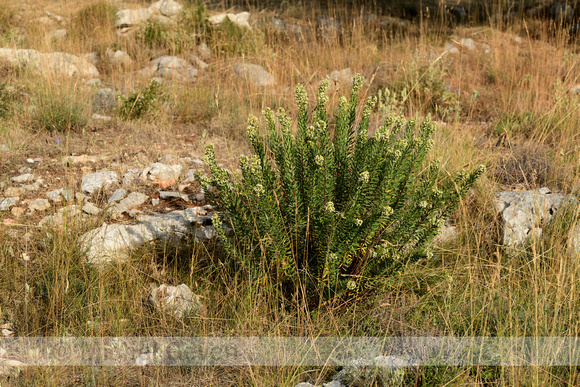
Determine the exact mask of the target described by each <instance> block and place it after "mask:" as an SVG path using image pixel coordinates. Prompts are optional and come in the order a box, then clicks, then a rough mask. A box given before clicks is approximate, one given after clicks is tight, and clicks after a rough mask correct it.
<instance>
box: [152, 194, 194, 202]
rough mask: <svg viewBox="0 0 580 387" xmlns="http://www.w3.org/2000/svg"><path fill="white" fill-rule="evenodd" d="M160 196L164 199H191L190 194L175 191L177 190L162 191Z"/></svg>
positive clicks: (186, 200) (185, 200)
mask: <svg viewBox="0 0 580 387" xmlns="http://www.w3.org/2000/svg"><path fill="white" fill-rule="evenodd" d="M159 198H160V199H164V200H166V199H181V200H183V201H184V202H188V201H189V196H187V195H186V194H184V193H181V192H175V191H160V192H159Z"/></svg>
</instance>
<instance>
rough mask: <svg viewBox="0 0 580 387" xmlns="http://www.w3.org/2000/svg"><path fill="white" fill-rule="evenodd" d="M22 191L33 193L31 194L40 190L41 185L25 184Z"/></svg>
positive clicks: (37, 183)
mask: <svg viewBox="0 0 580 387" xmlns="http://www.w3.org/2000/svg"><path fill="white" fill-rule="evenodd" d="M22 189H23V190H25V191H31V192H34V191H38V190H39V189H40V183H39V182H36V183H34V184H24V185H23V186H22Z"/></svg>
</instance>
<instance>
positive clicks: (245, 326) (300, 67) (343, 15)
mask: <svg viewBox="0 0 580 387" xmlns="http://www.w3.org/2000/svg"><path fill="white" fill-rule="evenodd" d="M191 3H192V5H191V7H192V8H195V7H196V5H195V3H194V2H191ZM95 4H96V2H91V1H88V0H85V1H73V2H70V1H68V2H62V1H56V0H55V1H49V0H34V1H29V2H22V1H18V0H5V1H4V2H3V3H2V4H0V46H1V47H18V48H33V49H37V50H39V51H41V52H52V51H63V52H67V53H71V54H75V55H80V54H84V53H88V52H92V51H96V52H99V53H103V52H104V51H105V50H106V49H107V48H114V49H115V50H117V49H121V50H124V51H126V52H127V53H128V54H129V55H130V56H131V57H132V59H133V64H132V65H129V66H114V65H112V64H111V63H110V62H108V61H107V60H103V61H102V62H101V63H100V64H99V65H98V70H99V71H100V73H101V82H102V84H103V86H105V87H111V88H113V89H115V90H117V91H119V92H121V93H123V94H125V95H127V94H129V93H131V92H135V91H138V90H141V89H142V88H143V87H145V86H146V85H147V82H148V80H146V79H143V78H140V77H139V76H138V75H137V73H136V71H137V70H139V69H141V68H143V67H145V66H146V65H147V63H148V62H149V61H150V60H151V59H153V58H156V57H158V56H160V55H177V56H180V57H183V58H186V59H187V58H188V55H190V54H196V53H197V51H196V46H197V45H198V44H199V43H200V42H201V41H202V40H204V39H205V38H206V37H204V35H202V34H201V33H202V31H199V33H200V35H199V36H197V37H195V36H194V37H192V38H191V39H189V40H188V39H184V38H183V36H182V35H179V34H175V33H174V32H175V30H176V29H178V28H179V26H178V27H170V28H168V31H169V32H168V33H167V34H166V35H164V36H163V37H161V38H159V39H158V40H154V41H147V40H146V39H145V38H143V39H140V38H138V37H137V35H128V36H119V35H118V34H117V33H116V31H115V28H114V25H113V24H114V20H113V19H111V20H110V19H107V17H108V16H107V15H108V14H107V13H106V12H105V11H106V9H105V8H106V7H105V8H103V9H98V8H96V7H95V8H88V7H90V6H91V5H92V6H93V7H94V5H95ZM102 4H107V6H114V7H115V8H116V9H125V8H138V7H141V6H148V5H149V4H144V2H141V1H125V2H123V1H111V2H106V3H102ZM87 10H90V11H87ZM242 10H243V9H241V8H236V9H234V11H236V12H238V11H242ZM43 11H49V12H52V13H54V14H57V15H61V16H63V17H65V18H67V21H66V22H63V23H60V24H59V23H55V24H53V25H43V24H40V23H37V22H35V20H36V19H37V18H39V17H42V16H43V15H44V13H43ZM218 11H223V8H222V7H219V6H215V7H209V12H210V14H213V13H217V12H218ZM250 11H251V13H252V17H251V19H250V21H251V24H252V25H253V26H254V28H253V30H252V31H251V32H250V31H242V32H241V35H235V37H234V38H232V36H231V35H228V34H227V33H218V34H215V35H214V36H212V37H211V39H207V43H208V45H210V48H211V49H212V56H211V58H210V59H209V60H208V61H207V62H208V64H209V67H208V69H207V70H205V71H200V72H199V74H198V78H197V80H196V81H195V82H194V83H192V84H184V83H179V82H175V83H173V84H171V83H166V84H164V85H163V91H164V94H165V96H166V97H167V100H168V101H169V103H167V104H165V105H159V106H157V107H156V108H155V109H154V113H153V114H151V115H148V116H147V117H145V118H144V119H141V120H127V121H123V120H121V119H120V117H117V116H114V117H113V120H112V121H111V122H107V123H102V122H100V121H97V120H93V119H91V115H92V113H93V112H92V111H91V108H90V107H91V103H90V101H91V100H92V98H94V94H95V92H96V89H95V88H94V87H88V86H86V85H85V84H84V80H81V79H76V78H66V79H65V78H63V79H57V78H55V77H52V76H38V75H35V74H33V73H31V72H30V71H28V70H27V69H22V68H16V69H15V68H12V67H10V66H8V65H4V64H0V81H2V82H4V83H6V85H7V86H8V93H7V94H6V95H5V96H4V95H2V96H0V98H2V101H9V102H10V106H11V107H10V112H9V114H7V115H6V116H5V117H3V118H2V119H0V142H1V143H3V144H6V145H8V146H9V148H10V151H9V152H6V153H4V154H3V156H2V160H1V161H0V173H1V179H2V180H3V181H9V179H10V177H11V176H14V175H17V174H18V172H17V171H18V169H19V168H20V167H22V166H24V165H26V159H27V158H38V157H40V158H43V163H42V164H41V165H42V166H41V167H39V168H40V169H39V170H40V171H42V172H43V173H45V174H47V175H50V176H52V179H53V180H52V181H48V183H49V184H52V183H56V181H57V180H59V181H60V184H61V186H62V185H63V184H64V186H67V187H68V186H70V187H72V188H77V186H78V181H79V179H80V176H81V175H82V174H83V173H86V172H87V171H90V170H91V169H95V168H96V169H99V168H104V167H108V168H119V169H122V168H124V167H123V166H124V165H129V164H131V165H137V166H139V167H143V166H146V165H147V164H148V163H149V162H155V161H157V160H158V158H159V157H161V156H163V155H167V154H173V155H176V156H180V157H184V156H191V155H197V156H200V155H201V154H202V153H203V147H204V145H205V144H207V143H213V144H215V145H216V153H217V155H218V160H219V161H220V162H221V163H222V164H223V165H224V166H226V167H228V168H230V169H232V170H235V169H236V168H237V159H238V156H239V155H240V154H242V153H246V154H247V153H248V152H249V144H248V143H247V141H246V139H245V135H244V134H245V122H246V119H247V116H248V114H250V113H251V114H254V115H256V116H260V112H261V111H262V110H263V109H264V108H266V107H268V106H269V107H272V108H277V107H285V108H286V109H287V110H288V111H290V112H291V113H292V112H293V109H294V105H293V98H294V94H293V93H294V87H295V86H296V85H297V84H299V83H301V84H304V85H305V86H306V88H307V90H308V92H309V95H311V96H312V95H314V93H315V90H316V88H317V87H318V84H319V81H320V79H321V78H322V77H324V76H325V75H327V74H329V73H330V72H332V71H335V70H342V69H345V68H350V69H352V71H353V73H361V74H363V75H364V76H365V77H366V79H367V81H366V82H365V84H364V87H363V92H362V97H364V98H366V97H367V96H370V95H377V93H378V92H379V91H381V93H384V90H385V89H386V88H387V89H389V90H390V93H391V94H390V95H391V96H392V95H393V94H392V93H396V98H395V99H391V100H389V101H385V100H383V101H382V105H381V103H379V107H378V108H377V112H376V117H377V121H380V119H381V118H383V116H382V115H383V114H386V113H388V112H389V111H395V112H397V113H400V114H404V115H405V116H407V117H415V116H419V117H422V116H426V115H428V114H430V115H432V117H433V118H434V119H435V120H436V121H438V126H439V129H438V131H437V132H436V134H435V137H434V139H435V149H434V151H433V152H432V153H433V154H432V157H438V158H440V159H441V160H442V166H443V167H444V168H445V169H446V170H448V171H449V172H450V173H455V172H457V171H458V170H460V169H462V168H464V167H469V168H472V167H473V166H475V165H478V164H485V165H486V166H487V167H488V173H487V174H485V175H484V176H483V178H481V179H480V181H479V182H478V184H477V186H476V188H475V189H473V190H472V192H471V193H470V195H469V196H468V198H467V200H466V201H465V202H464V203H463V205H462V206H461V207H460V209H459V210H458V211H457V212H456V213H455V214H454V216H453V222H454V223H455V224H456V225H457V227H458V230H459V238H458V241H457V242H455V243H453V244H451V245H448V246H446V247H445V248H440V249H439V250H438V251H437V254H438V255H439V259H437V260H434V261H428V262H423V261H421V262H419V263H418V264H417V265H414V266H409V267H408V268H406V270H404V272H401V273H399V274H398V275H396V276H394V277H392V278H391V279H390V280H389V282H388V284H387V285H386V286H385V287H384V288H380V289H372V290H371V291H370V292H368V293H365V294H364V295H361V297H360V298H359V299H357V300H355V301H351V302H349V303H345V304H344V305H338V306H333V307H332V308H321V309H319V310H317V311H315V312H314V311H308V310H305V309H304V308H302V307H301V305H300V303H299V302H296V304H294V305H282V306H281V305H279V304H277V300H275V299H273V298H272V297H271V294H269V293H268V291H267V290H266V289H265V290H264V291H263V292H260V291H259V290H258V291H257V293H256V289H255V287H252V286H250V285H249V284H244V283H240V282H237V279H236V278H233V277H231V275H230V274H228V273H227V272H221V271H220V259H221V258H222V257H221V256H220V255H219V249H216V248H215V246H211V245H203V244H196V243H193V242H192V243H191V244H189V245H187V246H186V247H184V248H183V249H181V250H175V251H174V250H171V249H169V248H166V247H165V246H160V245H156V246H147V247H146V248H143V249H141V250H139V251H137V252H135V253H134V254H133V257H132V260H131V261H130V262H125V263H119V264H117V265H113V266H112V267H110V268H108V269H107V270H106V271H97V270H94V269H92V268H90V267H87V266H86V265H85V264H83V260H82V257H81V254H80V253H79V251H78V246H77V244H76V242H77V238H78V236H80V235H81V234H82V233H84V232H86V231H88V230H89V229H91V228H93V227H95V226H98V225H99V224H101V223H102V221H103V219H95V220H94V221H93V222H90V223H89V224H87V223H82V224H69V225H67V227H65V228H64V229H57V230H48V231H47V230H43V229H39V228H38V227H37V226H36V224H37V222H38V220H39V216H38V215H33V216H24V217H21V218H17V219H13V216H12V215H11V214H10V213H9V212H6V213H2V214H0V218H2V219H3V221H4V223H0V241H1V242H0V267H2V271H1V273H0V324H10V326H11V329H12V330H14V333H15V335H18V336H59V335H70V336H220V335H222V336H261V335H263V336H268V335H280V336H306V335H312V336H317V335H321V336H346V335H354V336H381V335H394V336H397V335H408V336H422V335H456V336H534V335H537V336H573V337H575V336H578V330H579V328H580V325H579V324H580V323H579V321H578V315H579V312H580V304H579V300H580V298H579V294H578V293H577V292H579V291H580V286H578V284H579V281H580V278H579V277H577V276H578V275H579V271H578V270H579V262H580V261H579V260H578V257H577V256H574V255H573V254H570V252H569V251H566V250H565V248H564V247H562V244H561V243H560V240H561V236H562V235H563V231H561V230H560V229H559V227H560V228H562V229H563V228H565V227H566V224H568V225H570V224H573V222H574V221H575V219H576V218H577V214H572V215H569V216H570V218H568V219H565V220H562V221H560V223H558V222H556V225H555V226H554V227H553V229H552V230H551V231H550V232H547V233H545V234H544V237H543V238H542V239H541V240H539V241H535V242H534V243H533V244H532V246H531V247H530V250H529V252H528V253H526V254H522V255H518V256H515V257H513V256H508V255H507V254H505V253H504V252H503V249H502V247H501V244H500V242H501V234H500V224H499V223H500V222H499V219H498V216H497V214H496V213H495V210H494V209H495V207H494V204H493V200H494V194H495V193H496V192H498V191H500V190H506V189H532V188H539V187H542V186H549V187H550V188H551V189H552V190H553V191H561V192H564V193H577V192H576V191H577V187H578V183H579V180H578V177H577V169H578V165H580V164H579V163H580V135H579V133H580V132H579V124H580V116H579V114H578V113H579V101H578V97H577V96H576V95H574V94H572V93H570V92H569V89H570V88H571V87H573V86H575V85H576V84H578V83H580V68H579V67H578V55H579V50H578V43H577V42H576V41H575V40H573V39H571V38H570V37H569V36H567V34H566V31H565V30H562V29H557V28H555V27H554V25H553V23H551V22H550V21H548V20H534V19H515V20H513V21H511V22H509V23H507V24H506V25H501V26H498V25H495V24H493V23H484V24H477V25H470V24H464V25H454V24H442V23H441V22H439V21H436V20H421V21H420V20H416V21H415V22H414V23H409V24H408V26H407V27H406V28H405V29H404V30H400V29H395V30H392V29H387V30H384V29H381V28H379V26H375V25H369V24H365V23H362V22H361V19H359V18H358V17H359V16H364V15H365V14H367V13H368V12H370V11H369V10H368V9H364V8H363V9H360V10H355V11H349V12H347V11H345V10H343V9H341V8H340V7H339V6H332V7H331V8H330V9H329V10H322V9H320V8H318V7H316V6H314V5H300V6H294V5H286V6H281V7H272V8H266V9H250ZM351 12H354V14H351ZM319 13H327V14H329V15H331V16H333V17H337V18H339V19H341V20H342V23H343V27H344V28H343V31H342V35H341V36H340V37H338V36H335V37H331V38H330V39H326V38H324V37H321V36H320V34H319V32H317V29H316V23H315V19H316V15H317V14H319ZM274 15H276V16H277V17H279V18H281V19H284V20H286V21H288V22H292V23H296V24H299V25H300V26H302V28H303V31H305V33H304V34H303V35H301V36H300V37H297V38H294V37H287V36H282V35H280V34H278V33H276V32H275V31H274V30H273V29H272V28H271V27H268V25H267V24H266V25H265V26H264V27H260V26H261V25H263V24H261V23H262V22H267V21H268V20H270V18H271V16H274ZM56 28H66V29H67V30H68V34H67V36H66V37H65V38H63V39H59V40H54V39H49V38H47V36H48V33H49V32H50V31H52V30H54V29H56ZM172 31H173V32H172ZM308 31H311V32H308ZM516 37H517V39H516ZM464 38H471V39H473V41H474V42H475V43H476V47H475V49H473V50H470V49H469V48H468V47H466V45H462V44H461V43H460V42H461V39H464ZM232 39H237V40H234V41H232ZM447 43H451V44H453V45H454V47H457V48H458V50H459V52H458V53H457V54H452V53H450V52H448V51H447V50H446V49H445V45H446V44H447ZM237 61H244V62H248V63H254V64H259V65H261V66H263V67H264V68H265V69H267V70H268V71H269V72H270V73H271V74H272V75H274V76H275V77H276V80H277V86H275V87H271V88H266V89H264V88H258V87H254V86H251V85H248V84H247V83H245V82H242V81H240V80H239V79H238V78H236V76H235V75H234V74H233V73H232V71H231V66H232V64H233V63H235V62H237ZM349 87H350V85H349V84H346V85H343V86H339V87H337V88H336V89H335V90H333V93H332V94H331V95H330V101H329V106H337V101H338V98H339V96H341V95H343V94H346V93H347V92H348V89H349ZM403 90H405V92H406V94H407V98H406V99H405V100H403V99H402V92H403ZM383 95H384V94H383ZM57 97H58V98H57ZM49 101H50V102H51V103H53V104H55V105H58V104H60V105H62V106H64V107H65V108H66V109H67V110H66V111H67V112H70V110H71V109H73V112H72V113H71V114H72V115H73V116H74V120H73V121H74V122H72V123H71V121H70V120H67V121H66V122H67V124H66V126H65V127H64V129H63V130H62V131H50V130H47V128H48V129H50V128H51V127H50V125H48V126H47V124H46V123H45V121H44V120H47V119H48V120H49V121H50V119H51V117H53V116H51V114H56V113H57V112H56V113H55V109H57V107H54V106H52V105H50V104H48V103H47V102H49ZM32 105H34V106H36V108H35V109H30V107H31V106H32ZM77 105H78V106H77ZM51 106H52V107H51ZM1 107H2V105H1V104H0V113H1V112H2V110H1ZM76 107H78V111H77V110H74V109H76ZM42 109H48V111H46V110H42ZM47 115H48V117H47ZM71 154H90V155H103V156H108V157H109V158H108V159H107V160H108V161H102V162H100V164H97V165H96V166H95V165H88V166H85V168H84V169H81V167H79V166H66V165H63V164H62V163H61V162H60V160H61V159H62V157H63V156H66V155H71ZM195 188H197V187H195ZM7 219H10V222H6V220H7ZM559 230H560V231H559ZM23 253H26V254H27V256H29V257H30V261H29V262H28V261H27V262H24V261H23V260H22V257H23ZM152 282H153V283H175V284H178V283H186V284H188V285H189V286H190V287H191V289H192V290H193V292H194V293H196V294H200V295H202V296H203V297H204V300H205V303H206V305H207V313H206V315H204V316H190V317H188V318H187V319H185V320H184V321H179V320H175V319H172V318H170V317H166V316H163V315H161V314H159V313H157V312H156V311H155V310H154V309H153V308H152V307H151V306H150V305H149V303H148V301H147V296H148V291H149V286H150V283H152ZM577 286H578V287H577ZM27 288H30V289H31V290H30V291H27V290H26V289H27ZM335 371H336V369H334V368H330V369H327V368H319V369H309V368H307V367H302V368H301V367H280V368H267V367H263V368H260V367H256V368H227V367H221V368H219V367H216V368H185V367H183V368H178V367H176V368H137V367H136V368H126V369H113V368H106V367H105V368H44V369H43V368H25V369H22V370H20V372H17V373H13V375H12V376H6V377H4V380H3V381H2V383H7V384H15V385H120V384H127V385H260V386H261V385H289V386H293V385H295V384H296V383H298V382H300V381H310V382H312V383H316V384H322V383H323V382H326V381H328V380H329V378H330V377H332V375H333V374H334V373H335ZM366 383H368V384H372V383H375V384H374V385H381V384H380V382H379V381H376V380H367V381H366ZM405 383H406V385H440V384H441V385H466V384H467V385H504V384H509V385H577V384H578V383H580V374H579V373H578V370H577V368H575V367H554V368H545V367H529V368H525V367H487V368H486V367H465V368H454V367H440V368H429V367H426V368H419V369H417V370H409V371H408V372H407V374H406V379H405Z"/></svg>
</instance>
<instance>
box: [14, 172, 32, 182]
mask: <svg viewBox="0 0 580 387" xmlns="http://www.w3.org/2000/svg"><path fill="white" fill-rule="evenodd" d="M10 180H12V181H13V182H16V183H27V182H29V181H33V180H34V175H33V174H32V173H25V174H24V175H20V176H14V177H12V178H11V179H10Z"/></svg>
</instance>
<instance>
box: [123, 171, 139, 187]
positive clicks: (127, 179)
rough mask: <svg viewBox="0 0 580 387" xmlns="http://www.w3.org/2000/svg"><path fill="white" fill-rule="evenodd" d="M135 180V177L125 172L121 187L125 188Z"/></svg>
mask: <svg viewBox="0 0 580 387" xmlns="http://www.w3.org/2000/svg"><path fill="white" fill-rule="evenodd" d="M136 178H137V175H136V174H134V173H131V172H127V173H125V175H123V185H125V186H127V185H131V183H133V181H134V180H135V179H136Z"/></svg>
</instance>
